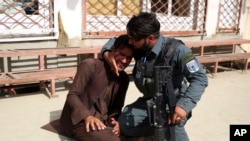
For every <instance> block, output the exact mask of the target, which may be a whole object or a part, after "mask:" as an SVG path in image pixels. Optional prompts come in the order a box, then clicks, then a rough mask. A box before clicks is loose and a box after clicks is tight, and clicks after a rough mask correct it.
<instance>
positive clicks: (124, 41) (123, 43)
mask: <svg viewBox="0 0 250 141" xmlns="http://www.w3.org/2000/svg"><path fill="white" fill-rule="evenodd" d="M112 52H113V53H114V59H115V61H116V64H117V67H118V70H119V71H122V70H124V69H125V68H126V67H127V66H128V65H129V63H130V62H131V60H132V58H133V46H132V45H131V44H129V38H128V36H127V35H121V36H119V37H118V38H116V40H115V43H114V46H113V48H112Z"/></svg>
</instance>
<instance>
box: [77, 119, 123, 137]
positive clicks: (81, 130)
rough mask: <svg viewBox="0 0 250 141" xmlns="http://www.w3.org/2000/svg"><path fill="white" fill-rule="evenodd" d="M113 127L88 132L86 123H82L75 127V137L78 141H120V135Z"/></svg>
mask: <svg viewBox="0 0 250 141" xmlns="http://www.w3.org/2000/svg"><path fill="white" fill-rule="evenodd" d="M112 130H113V129H112V128H111V127H107V128H106V129H104V130H101V131H90V132H88V133H87V132H86V128H85V124H84V123H80V124H77V125H75V126H74V128H73V137H74V138H75V139H76V140H77V141H120V137H118V136H117V135H115V134H114V133H113V132H112Z"/></svg>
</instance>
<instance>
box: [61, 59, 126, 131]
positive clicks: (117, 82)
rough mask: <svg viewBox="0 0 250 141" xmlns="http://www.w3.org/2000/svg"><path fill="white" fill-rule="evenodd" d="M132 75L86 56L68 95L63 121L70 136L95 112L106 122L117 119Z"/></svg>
mask: <svg viewBox="0 0 250 141" xmlns="http://www.w3.org/2000/svg"><path fill="white" fill-rule="evenodd" d="M128 84H129V77H128V75H127V74H126V73H125V72H124V71H122V72H120V75H119V77H118V76H116V75H115V74H114V73H112V72H111V69H110V67H109V66H108V64H107V63H105V62H104V61H103V60H100V59H86V60H84V61H83V62H82V63H81V64H79V66H78V68H77V73H76V75H75V78H74V81H73V84H72V86H71V88H70V90H69V93H68V95H67V99H66V102H65V105H64V107H63V110H62V114H61V118H60V122H61V124H62V126H63V128H64V130H65V133H66V134H67V135H69V136H71V135H72V130H73V126H75V125H77V124H79V123H82V122H84V119H85V118H86V117H87V116H90V115H92V116H93V115H94V116H95V117H98V118H99V119H100V120H102V121H103V122H104V123H106V121H107V120H108V118H110V117H114V118H116V119H117V117H118V116H119V114H120V113H121V109H122V107H123V105H124V100H125V95H126V91H127V89H128Z"/></svg>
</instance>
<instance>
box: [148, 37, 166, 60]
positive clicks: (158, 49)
mask: <svg viewBox="0 0 250 141" xmlns="http://www.w3.org/2000/svg"><path fill="white" fill-rule="evenodd" d="M165 42H166V41H165V37H164V36H162V35H160V36H159V38H158V40H157V42H156V44H155V45H154V47H153V48H152V50H151V52H150V53H154V54H155V55H156V56H158V55H159V54H160V52H161V49H162V47H163V44H165Z"/></svg>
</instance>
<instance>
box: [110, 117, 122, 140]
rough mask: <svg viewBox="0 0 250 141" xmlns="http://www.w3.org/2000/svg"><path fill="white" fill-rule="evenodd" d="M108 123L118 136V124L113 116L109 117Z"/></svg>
mask: <svg viewBox="0 0 250 141" xmlns="http://www.w3.org/2000/svg"><path fill="white" fill-rule="evenodd" d="M109 125H110V126H111V127H113V133H114V134H115V135H117V136H120V124H119V122H118V121H116V120H115V119H114V118H110V119H109Z"/></svg>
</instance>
